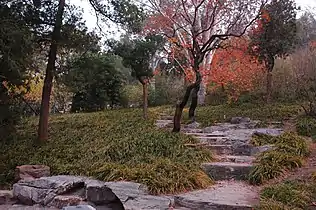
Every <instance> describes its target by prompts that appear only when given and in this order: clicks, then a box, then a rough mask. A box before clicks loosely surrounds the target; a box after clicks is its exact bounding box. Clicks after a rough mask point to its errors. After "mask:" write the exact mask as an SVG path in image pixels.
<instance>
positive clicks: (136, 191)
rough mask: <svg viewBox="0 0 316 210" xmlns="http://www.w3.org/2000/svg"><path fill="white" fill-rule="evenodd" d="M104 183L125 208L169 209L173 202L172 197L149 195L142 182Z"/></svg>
mask: <svg viewBox="0 0 316 210" xmlns="http://www.w3.org/2000/svg"><path fill="white" fill-rule="evenodd" d="M106 185H107V187H109V188H110V189H111V190H112V191H113V192H114V193H115V194H116V195H117V196H118V197H119V198H120V200H121V201H122V202H123V204H124V207H125V209H129V210H141V209H143V210H148V209H169V206H170V205H171V204H172V203H173V198H170V197H167V196H153V195H149V194H148V190H147V187H146V186H144V185H142V184H138V183H134V182H124V181H122V182H107V183H106ZM100 210H103V209H100Z"/></svg>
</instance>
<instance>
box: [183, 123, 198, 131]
mask: <svg viewBox="0 0 316 210" xmlns="http://www.w3.org/2000/svg"><path fill="white" fill-rule="evenodd" d="M184 127H185V128H190V129H197V128H199V127H200V123H198V122H192V123H190V124H187V125H185V126H184Z"/></svg>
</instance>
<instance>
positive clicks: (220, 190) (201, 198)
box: [175, 181, 259, 210]
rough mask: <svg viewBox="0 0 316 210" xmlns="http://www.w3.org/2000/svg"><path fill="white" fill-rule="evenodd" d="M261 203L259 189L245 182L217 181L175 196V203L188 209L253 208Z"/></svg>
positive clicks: (231, 209)
mask: <svg viewBox="0 0 316 210" xmlns="http://www.w3.org/2000/svg"><path fill="white" fill-rule="evenodd" d="M258 204H259V189H258V188H257V187H254V186H250V185H247V184H246V183H243V182H237V181H224V182H217V184H216V185H214V186H212V187H211V188H209V189H205V190H197V191H193V192H189V193H185V194H180V195H177V196H175V205H176V206H181V207H186V208H188V209H201V210H202V209H203V210H204V209H213V210H251V209H253V207H254V206H256V205H258Z"/></svg>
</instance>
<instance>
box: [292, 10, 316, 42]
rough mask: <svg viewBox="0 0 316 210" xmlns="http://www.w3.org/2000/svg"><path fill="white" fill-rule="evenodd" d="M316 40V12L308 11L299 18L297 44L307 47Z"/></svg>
mask: <svg viewBox="0 0 316 210" xmlns="http://www.w3.org/2000/svg"><path fill="white" fill-rule="evenodd" d="M315 40H316V14H315V13H312V12H311V11H306V12H305V13H304V14H303V15H302V16H301V17H300V18H299V19H298V20H297V45H298V47H306V46H308V45H309V44H310V43H311V42H312V41H315Z"/></svg>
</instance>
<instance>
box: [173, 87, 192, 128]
mask: <svg viewBox="0 0 316 210" xmlns="http://www.w3.org/2000/svg"><path fill="white" fill-rule="evenodd" d="M194 85H195V84H192V85H190V86H188V87H187V89H186V91H185V94H184V97H183V99H182V101H179V102H178V103H177V104H176V111H175V114H174V118H173V130H172V132H180V129H181V117H182V112H183V109H184V107H185V105H186V104H187V102H188V100H189V97H190V94H191V91H192V89H193V88H194Z"/></svg>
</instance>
